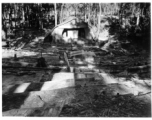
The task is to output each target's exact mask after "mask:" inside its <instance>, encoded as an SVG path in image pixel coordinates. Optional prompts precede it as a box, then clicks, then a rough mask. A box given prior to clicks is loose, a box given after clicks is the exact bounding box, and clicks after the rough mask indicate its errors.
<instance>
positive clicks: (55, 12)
mask: <svg viewBox="0 0 152 120" xmlns="http://www.w3.org/2000/svg"><path fill="white" fill-rule="evenodd" d="M54 14H55V26H57V11H56V3H54Z"/></svg>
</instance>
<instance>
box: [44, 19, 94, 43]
mask: <svg viewBox="0 0 152 120" xmlns="http://www.w3.org/2000/svg"><path fill="white" fill-rule="evenodd" d="M79 39H86V40H89V39H90V40H91V39H92V35H91V32H90V28H89V26H88V24H87V23H85V22H83V21H82V20H81V19H79V18H77V17H72V18H68V19H67V20H65V21H64V22H63V23H61V24H59V25H57V26H55V27H54V28H53V29H52V31H50V32H49V33H47V35H46V36H45V38H44V42H53V41H55V42H64V43H70V42H71V41H77V40H79Z"/></svg>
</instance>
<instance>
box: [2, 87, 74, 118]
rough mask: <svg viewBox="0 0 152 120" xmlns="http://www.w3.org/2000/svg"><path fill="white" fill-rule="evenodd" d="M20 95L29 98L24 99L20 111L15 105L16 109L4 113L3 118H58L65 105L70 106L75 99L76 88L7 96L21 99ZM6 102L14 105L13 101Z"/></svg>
mask: <svg viewBox="0 0 152 120" xmlns="http://www.w3.org/2000/svg"><path fill="white" fill-rule="evenodd" d="M20 95H22V96H27V95H28V96H27V97H26V99H25V98H24V99H23V104H21V106H20V107H19V108H18V109H14V108H16V107H15V105H14V108H12V109H9V110H5V111H3V116H58V115H59V114H60V112H61V110H62V108H63V106H64V104H69V103H70V102H71V100H72V99H74V98H75V88H63V89H57V90H50V91H36V92H30V93H22V94H16V93H15V94H9V95H7V96H8V97H11V96H14V97H15V98H19V96H20ZM6 100H7V102H8V103H9V102H11V104H10V105H11V106H12V105H13V103H14V102H13V101H12V100H11V99H6ZM6 105H8V104H6ZM11 106H10V107H11Z"/></svg>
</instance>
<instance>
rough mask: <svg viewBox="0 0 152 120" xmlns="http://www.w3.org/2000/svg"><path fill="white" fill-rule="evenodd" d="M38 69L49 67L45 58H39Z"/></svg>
mask: <svg viewBox="0 0 152 120" xmlns="http://www.w3.org/2000/svg"><path fill="white" fill-rule="evenodd" d="M36 67H47V65H46V61H45V58H43V57H40V58H38V60H37V65H36Z"/></svg>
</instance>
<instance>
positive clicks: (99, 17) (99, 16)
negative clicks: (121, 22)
mask: <svg viewBox="0 0 152 120" xmlns="http://www.w3.org/2000/svg"><path fill="white" fill-rule="evenodd" d="M100 21H101V3H99V15H98V34H97V39H98V38H99V34H100Z"/></svg>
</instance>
